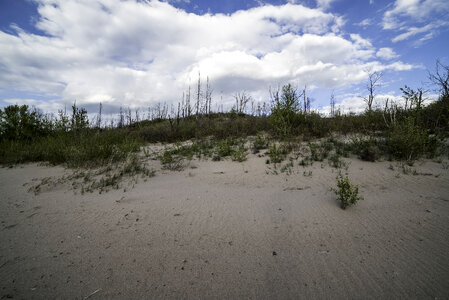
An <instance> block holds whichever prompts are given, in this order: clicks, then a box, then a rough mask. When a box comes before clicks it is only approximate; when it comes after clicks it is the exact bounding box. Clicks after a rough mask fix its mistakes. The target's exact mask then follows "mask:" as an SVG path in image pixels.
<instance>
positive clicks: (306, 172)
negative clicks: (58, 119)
mask: <svg viewBox="0 0 449 300" xmlns="http://www.w3.org/2000/svg"><path fill="white" fill-rule="evenodd" d="M302 175H303V176H304V177H312V171H304V172H302Z"/></svg>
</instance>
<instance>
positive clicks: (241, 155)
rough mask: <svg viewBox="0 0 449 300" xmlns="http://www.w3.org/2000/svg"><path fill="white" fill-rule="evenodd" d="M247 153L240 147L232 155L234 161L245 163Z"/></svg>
mask: <svg viewBox="0 0 449 300" xmlns="http://www.w3.org/2000/svg"><path fill="white" fill-rule="evenodd" d="M246 156H247V152H246V150H245V148H243V147H239V149H237V150H233V151H232V153H231V159H232V161H238V162H243V161H245V160H246Z"/></svg>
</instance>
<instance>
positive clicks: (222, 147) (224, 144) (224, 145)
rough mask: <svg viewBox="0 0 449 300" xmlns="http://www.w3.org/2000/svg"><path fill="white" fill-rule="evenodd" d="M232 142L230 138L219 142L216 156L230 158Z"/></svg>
mask: <svg viewBox="0 0 449 300" xmlns="http://www.w3.org/2000/svg"><path fill="white" fill-rule="evenodd" d="M232 144H233V142H232V140H231V139H230V138H227V139H224V140H221V141H220V142H218V145H217V149H216V151H217V155H219V156H220V157H226V156H230V155H231V154H232Z"/></svg>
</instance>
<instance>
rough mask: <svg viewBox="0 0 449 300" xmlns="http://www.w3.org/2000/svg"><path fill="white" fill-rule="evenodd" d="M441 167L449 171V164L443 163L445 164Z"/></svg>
mask: <svg viewBox="0 0 449 300" xmlns="http://www.w3.org/2000/svg"><path fill="white" fill-rule="evenodd" d="M441 167H443V169H444V170H447V169H449V163H447V162H445V161H443V162H442V163H441Z"/></svg>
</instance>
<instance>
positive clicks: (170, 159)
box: [160, 150, 184, 171]
mask: <svg viewBox="0 0 449 300" xmlns="http://www.w3.org/2000/svg"><path fill="white" fill-rule="evenodd" d="M160 161H161V164H162V168H163V169H167V170H171V171H182V170H184V163H183V159H182V157H180V156H178V155H175V154H173V152H172V150H165V151H164V153H163V154H162V155H161V157H160Z"/></svg>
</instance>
